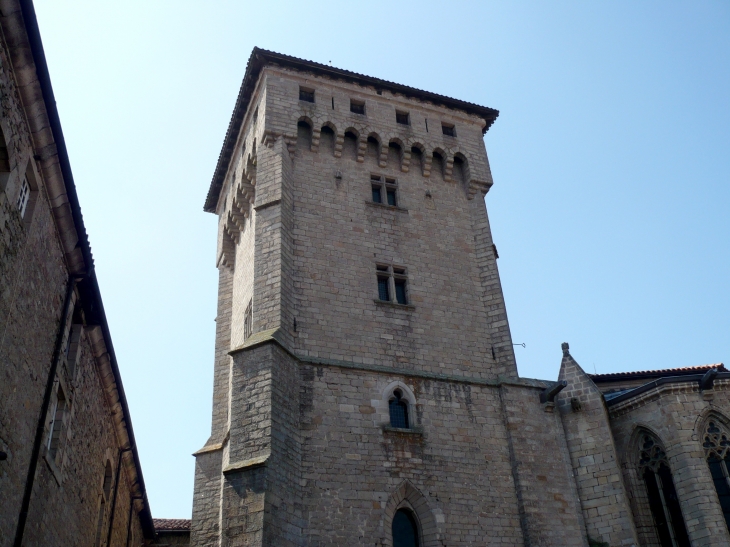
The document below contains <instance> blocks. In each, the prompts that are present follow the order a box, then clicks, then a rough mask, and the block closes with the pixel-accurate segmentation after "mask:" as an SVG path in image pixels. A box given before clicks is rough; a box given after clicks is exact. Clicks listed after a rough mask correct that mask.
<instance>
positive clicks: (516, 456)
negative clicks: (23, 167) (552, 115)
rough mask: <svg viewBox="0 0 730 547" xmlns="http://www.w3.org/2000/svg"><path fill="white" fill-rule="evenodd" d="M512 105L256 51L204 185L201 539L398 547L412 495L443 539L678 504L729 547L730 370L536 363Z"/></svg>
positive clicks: (424, 533)
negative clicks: (724, 483)
mask: <svg viewBox="0 0 730 547" xmlns="http://www.w3.org/2000/svg"><path fill="white" fill-rule="evenodd" d="M497 114H498V113H497V111H495V110H492V109H489V108H485V107H480V106H477V105H473V104H470V103H465V102H462V101H458V100H455V99H450V98H448V97H442V96H438V95H435V94H432V93H428V92H424V91H420V90H416V89H412V88H408V87H406V86H402V85H399V84H394V83H391V82H385V81H382V80H378V79H376V78H371V77H367V76H363V75H359V74H354V73H351V72H347V71H344V70H340V69H335V68H332V67H329V66H325V65H319V64H316V63H311V62H309V61H303V60H300V59H295V58H292V57H287V56H284V55H279V54H276V53H272V52H267V51H264V50H260V49H254V51H253V53H252V55H251V58H250V60H249V64H248V68H247V71H246V75H245V77H244V81H243V84H242V86H241V91H240V93H239V97H238V101H237V103H236V106H235V109H234V113H233V117H232V120H231V124H230V126H229V129H228V132H227V134H226V138H225V142H224V145H223V150H222V152H221V156H220V158H219V162H218V166H217V168H216V172H215V174H214V178H213V181H212V184H211V187H210V191H209V194H208V197H207V200H206V204H205V210H206V211H208V212H211V213H215V214H216V215H218V218H219V229H218V251H217V266H218V268H219V272H220V274H219V275H220V277H219V279H220V283H219V293H218V294H219V296H218V317H217V333H216V349H215V365H214V398H213V422H212V433H211V437H210V439H209V440H208V442H207V443H206V444H205V445H204V446H203V448H201V450H199V451H198V452H197V453H196V454H195V456H196V474H195V496H194V500H193V519H192V523H191V544H192V545H196V546H214V545H215V546H218V545H221V546H243V545H246V546H254V545H266V546H270V545H271V546H273V545H276V546H304V545H307V546H325V545H332V546H334V545H349V546H352V545H362V546H391V545H394V539H393V535H392V522H393V519H394V516H395V515H396V513H397V512H398V511H405V512H407V513H408V514H409V515H411V516H412V518H413V522H415V523H416V524H415V525H416V526H417V529H418V530H417V531H418V535H419V545H423V546H447V545H448V546H456V545H464V546H466V545H513V546H525V545H529V546H544V547H547V546H555V547H558V546H561V547H562V546H575V547H588V546H589V545H610V546H613V547H618V546H627V547H628V546H632V545H634V546H635V545H647V546H648V545H662V544H663V543H660V542H661V541H663V540H662V539H661V538H663V537H664V536H662V535H661V534H664V533H665V531H666V530H668V528H667V527H666V523H664V524H662V522H663V521H662V522H659V521H657V518H658V519H659V520H661V516H659V517H657V516H656V515H658V514H659V513H655V512H656V511H659V510H666V511H670V510H671V511H674V513H672V514H671V515H670V517H671V516H672V515H673V516H674V519H675V520H673V521H671V519H670V521H671V522H670V525H673V526H674V528H672V530H674V532H676V533H675V535H674V536H672V537H674V539H673V540H672V541H674V542H675V544H676V545H681V541H682V538H683V537H684V536H682V533H684V532H682V530H685V531H686V537H688V538H689V539H688V541H690V542H691V545H693V546H700V545H728V544H730V536H729V535H728V529H727V526H726V524H725V522H724V517H723V512H722V508H721V506H720V502H719V498H718V494H717V493H716V490H715V487H714V486H713V481H712V477H711V475H710V467H709V466H708V460H707V454H708V452H707V450H708V449H706V448H703V438H704V437H703V435H704V429H703V428H705V429H707V427H708V426H707V423H709V422H708V420H712V422H711V427H712V428H715V429H712V431H713V432H714V431H715V430H719V429H718V427H720V426H722V427H726V426H725V425H723V424H726V423H728V421H727V419H726V418H725V416H728V412H729V411H730V409H726V408H725V407H726V406H728V404H730V400H729V399H728V396H727V391H726V383H727V382H729V381H730V373H727V372H725V371H724V367H722V366H721V365H720V366H719V368H718V370H716V371H714V372H712V373H711V375H714V376H713V379H712V381H709V380H708V378H707V377H705V374H706V373H708V371H709V370H713V369H712V368H711V367H704V368H701V367H700V368H697V369H692V371H691V374H689V373H687V371H684V372H682V371H662V372H661V373H657V374H654V375H653V376H652V375H651V373H645V374H648V375H649V376H650V377H651V378H650V379H649V380H648V382H649V383H647V382H644V381H642V378H639V379H638V382H637V378H636V377H634V376H635V375H634V376H632V374H626V375H616V376H615V378H613V379H611V381H609V379H607V378H605V377H601V376H594V377H591V376H589V375H587V374H585V372H584V371H583V370H582V369H581V368H580V366H579V365H578V364H577V363H576V362H575V360H574V359H573V358H572V357H571V355H570V353H569V349H568V346H567V344H564V345H563V362H562V366H561V371H560V376H559V381H558V382H557V383H556V382H554V381H543V380H532V379H526V378H520V377H519V376H518V374H517V368H516V364H515V357H514V352H513V349H512V348H513V346H512V340H511V336H510V331H509V324H508V321H507V314H506V309H505V303H504V298H503V295H502V290H501V286H500V281H499V275H498V271H497V261H496V259H497V254H496V247H495V246H494V243H493V241H492V236H491V232H490V227H489V220H488V217H487V211H486V209H485V204H484V199H483V197H484V195H485V194H486V192H487V191H488V190H489V188H490V187H491V185H492V175H491V171H490V168H489V161H488V159H487V154H486V150H485V146H484V140H483V135H484V133H485V132H486V131H487V130H488V129H489V127H490V126H491V124H492V123H493V122H494V120H495V119H496V117H497ZM708 381H709V383H708ZM654 384H656V385H654ZM394 405H396V406H397V407H398V408H405V409H406V410H400V411H399V412H401V413H403V412H407V418H406V421H407V427H403V426H402V425H398V426H394V425H393V424H394V423H396V422H394V421H393V418H392V416H393V415H392V412H394V410H393V408H395V407H394ZM398 405H401V406H398ZM399 419H402V418H399ZM718 424H719V425H718ZM642 428H643V429H642ZM644 430H646V431H650V432H651V434H652V435H653V437H651V438H652V439H654V438H656V439H657V440H656V443H655V444H652V446H655V450H654V452H653V453H652V454H654V456H655V461H654V460H652V465H653V467H651V468H650V467H647V463H646V461H645V459H642V458H644V454H645V452H642V450H644V451H646V450H647V449H646V446H648V445H647V443H649V441H646V439H647V438H648V437H646V434H644V437H642V434H643V433H642V431H644ZM713 435H715V437H713V439H720V438H721V434H717V433H713ZM718 435H720V437H718ZM638 438H642V439H644V445H640V444H637V442H639V441H637V439H638ZM707 442H708V441H705V442H704V444H707ZM717 442H718V443H721V442H720V441H717ZM651 443H654V441H653V440H652V441H651V442H650V443H649V444H651ZM661 443H663V444H661ZM660 444H661V447H660ZM718 446H719V445H718ZM722 446H723V447H724V445H722ZM663 448H666V451H662V450H663ZM723 450H725V449H724V448H718V449H717V451H723ZM718 453H719V452H718ZM722 454H725V452H722ZM713 461H714V460H713ZM713 465H715V467H714V468H713V469H719V467H718V465H720V464H718V463H716V462H715V463H713ZM666 469H668V470H669V471H665V470H666ZM654 470H657V471H656V473H660V472H661V473H664V475H661V476H662V477H664V478H665V479H666V477H667V475H666V473H670V475H671V476H673V477H674V482H673V484H674V486H675V487H676V488H675V489H674V490H672V489H671V488H670V485H669V482H671V481H669V480H665V481H664V483H661V484H663V485H664V486H663V487H664V490H663V491H662V493H663V495H665V498H666V499H665V506H663V507H664V509H662V506H659V508H658V509H657V506H656V504H654V505H651V504H652V503H653V502H652V501H651V500H654V501H656V499H658V498H656V499H655V497H652V498H651V500H649V499H648V498H647V495H649V496H650V497H651V496H653V495H654V494H653V493H652V492H654V490H647V488H649V489H651V485H649V486H647V484H648V483H646V482H645V481H646V480H647V479H646V478H645V477H648V478H652V477H655V475H656V477H659V475H657V474H656V473H654ZM642 473H643V475H642ZM651 473H654V474H651ZM652 480H656V481H661V478H652ZM652 484H656V483H652ZM675 491H676V492H675ZM647 492H649V494H647ZM674 493H676V495H675V494H674ZM642 496H643V497H642ZM672 496H673V497H672ZM662 499H664V498H662ZM653 511H654V512H653ZM677 515H679V517H680V520H683V522H684V523H685V525H684V528H682V527H681V525H680V523H679V521H678V520H677ZM657 522H659V524H657ZM657 530H659V532H657ZM660 536H661V537H660ZM395 543H396V544H397V541H396V542H395Z"/></svg>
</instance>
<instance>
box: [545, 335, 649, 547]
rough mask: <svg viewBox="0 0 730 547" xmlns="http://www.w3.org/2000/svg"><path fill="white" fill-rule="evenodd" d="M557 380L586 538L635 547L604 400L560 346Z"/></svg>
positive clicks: (629, 514) (633, 532)
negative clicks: (560, 384) (561, 383)
mask: <svg viewBox="0 0 730 547" xmlns="http://www.w3.org/2000/svg"><path fill="white" fill-rule="evenodd" d="M559 380H560V381H563V380H565V381H566V382H567V383H568V385H567V387H566V388H565V389H564V390H563V391H561V392H560V394H559V395H558V397H557V399H556V406H557V407H558V408H559V410H560V414H561V416H562V422H563V427H564V429H565V437H566V440H567V444H568V449H569V451H570V458H571V462H572V465H573V473H574V476H575V478H576V482H577V485H578V494H579V496H580V500H581V505H582V508H583V518H584V520H585V526H586V531H587V533H588V536H589V537H590V538H592V539H594V540H597V541H603V542H606V543H608V544H609V545H611V546H612V547H614V546H615V547H618V546H627V547H628V546H632V545H634V546H636V545H638V540H637V537H636V532H635V529H634V523H633V518H632V515H631V507H630V506H629V501H628V498H627V495H626V490H625V488H624V483H623V477H622V473H621V468H620V463H619V460H618V457H617V454H616V448H615V446H614V442H613V436H612V435H611V427H610V424H609V421H608V414H607V412H606V408H605V404H604V401H603V395H602V394H601V392H600V391H599V390H598V388H597V387H596V386H595V384H593V382H592V381H591V379H590V378H589V377H588V375H587V374H586V373H585V372H584V371H583V369H581V368H580V366H579V365H578V363H576V362H575V360H574V359H573V358H572V357H571V355H570V353H569V351H568V344H563V362H562V365H561V368H560V375H559Z"/></svg>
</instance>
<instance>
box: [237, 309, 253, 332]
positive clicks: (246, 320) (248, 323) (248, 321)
mask: <svg viewBox="0 0 730 547" xmlns="http://www.w3.org/2000/svg"><path fill="white" fill-rule="evenodd" d="M252 303H253V300H249V301H248V306H246V312H245V313H244V316H243V339H244V340H246V339H247V338H248V337H249V336H251V334H252V333H253V312H252V310H251V304H252ZM239 332H240V331H239Z"/></svg>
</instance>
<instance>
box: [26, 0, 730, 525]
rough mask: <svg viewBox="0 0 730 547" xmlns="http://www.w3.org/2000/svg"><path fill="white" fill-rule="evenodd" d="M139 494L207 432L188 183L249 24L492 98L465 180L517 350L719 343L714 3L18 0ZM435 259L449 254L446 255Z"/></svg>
mask: <svg viewBox="0 0 730 547" xmlns="http://www.w3.org/2000/svg"><path fill="white" fill-rule="evenodd" d="M36 9H37V12H38V19H39V23H40V28H41V33H42V37H43V42H44V45H45V50H46V55H47V57H48V62H49V66H50V72H51V77H52V79H53V86H54V89H55V93H56V99H57V101H58V109H59V111H60V114H61V121H62V123H63V128H64V132H65V135H66V141H67V144H68V149H69V154H70V157H71V165H72V167H73V171H74V176H75V179H76V185H77V187H78V191H79V196H80V200H81V206H82V208H83V212H84V218H85V220H86V226H87V229H88V231H89V234H90V239H91V244H92V247H93V250H94V255H95V257H96V263H97V270H98V275H99V282H100V285H101V290H102V295H103V298H104V303H105V306H106V310H107V315H108V319H109V323H110V326H111V332H112V337H113V340H114V345H115V348H116V351H117V356H118V358H119V363H120V368H121V370H122V375H123V379H124V387H125V390H126V392H127V397H128V399H129V403H130V407H131V411H132V417H133V422H134V428H135V432H136V435H137V439H138V446H139V452H140V456H141V459H142V465H143V471H144V476H145V480H146V482H147V486H148V492H149V499H150V504H151V507H152V512H153V514H154V515H155V516H157V517H180V518H183V517H189V516H190V513H191V504H192V488H193V458H192V457H191V456H190V454H191V453H192V452H194V451H195V450H197V449H198V448H200V447H201V446H202V445H203V443H204V442H205V441H206V439H207V437H208V434H209V431H210V407H211V392H212V363H213V337H214V322H213V319H214V317H215V314H216V309H215V307H216V283H217V275H216V269H215V263H214V260H215V226H216V219H215V217H214V216H213V215H210V214H207V213H203V211H202V206H203V201H204V198H205V195H206V192H207V189H208V185H209V183H210V179H211V176H212V174H213V169H214V167H215V164H216V160H217V158H218V153H219V151H220V147H221V144H222V142H223V137H224V135H225V131H226V127H227V125H228V121H229V119H230V115H231V112H232V109H233V105H234V101H235V98H236V95H237V93H238V88H239V85H240V82H241V79H242V77H243V74H244V70H245V66H246V60H247V59H248V56H249V54H250V52H251V48H252V47H253V46H259V47H263V48H267V49H272V50H275V51H278V52H282V53H287V54H290V55H295V56H297V57H303V58H305V59H311V60H315V61H319V62H324V63H326V62H328V61H332V64H333V65H334V66H337V67H341V68H345V69H348V70H354V71H357V72H361V73H364V74H369V75H373V76H377V77H380V78H384V79H387V80H392V81H397V82H400V83H404V84H408V85H411V86H414V87H418V88H421V89H426V90H429V91H434V92H437V93H442V94H445V95H449V96H452V97H457V98H460V99H464V100H467V101H471V102H474V103H478V104H483V105H486V106H490V107H493V108H497V109H499V110H500V112H501V114H500V117H499V119H498V120H497V122H496V124H495V125H494V126H493V127H492V129H490V131H489V133H488V134H487V136H486V143H487V150H488V152H489V157H490V161H491V166H492V171H493V174H494V180H495V184H494V187H493V188H492V190H491V191H490V193H489V194H488V195H487V206H488V208H489V212H490V218H491V222H492V229H493V232H494V237H495V241H496V244H497V246H498V248H499V254H500V257H501V258H500V259H499V268H500V273H501V277H502V283H503V285H504V291H505V296H506V300H507V310H508V314H509V319H510V324H511V328H512V334H513V337H514V341H515V342H525V343H526V344H527V347H526V348H524V349H523V348H521V347H518V348H516V349H517V360H518V364H519V369H520V373H521V374H522V375H523V376H529V377H538V378H545V379H555V378H556V376H557V372H558V366H559V363H560V357H561V352H560V343H561V342H564V341H568V342H570V344H571V350H572V353H573V355H574V356H575V357H576V359H577V360H578V362H580V363H581V364H582V365H583V367H584V368H585V369H586V370H588V371H589V372H593V371H594V370H597V371H598V372H610V371H619V370H639V369H652V368H667V367H682V366H690V365H697V364H703V363H712V362H719V361H726V362H727V361H730V337H729V336H728V332H729V331H730V313H729V312H730V296H729V295H728V294H729V292H728V281H729V280H730V258H729V255H728V235H729V232H730V220H729V213H730V210H729V209H730V107H729V103H730V3H728V2H725V1H719V0H718V1H698V2H673V1H670V2H666V1H662V2H659V1H642V2H628V1H625V2H602V3H600V2H583V1H575V2H559V1H554V2H512V1H510V2H486V1H480V2H472V3H469V2H453V1H452V2H449V3H444V2H428V1H425V2H377V1H370V2H366V3H363V2H329V3H327V2H316V1H310V2H301V1H293V2H260V1H256V2H242V1H238V2H233V1H230V2H187V1H180V0H177V1H174V2H172V1H163V0H156V1H154V2H150V1H148V0H147V1H139V0H130V1H127V2H98V1H90V0H89V1H86V2H84V1H71V0H69V1H66V2H57V1H51V0H37V1H36ZM457 274H458V272H455V275H457Z"/></svg>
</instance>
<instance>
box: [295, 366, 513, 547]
mask: <svg viewBox="0 0 730 547" xmlns="http://www.w3.org/2000/svg"><path fill="white" fill-rule="evenodd" d="M353 366H354V367H356V365H353ZM301 374H302V393H301V418H300V420H301V428H302V437H303V440H302V470H303V474H302V485H303V487H302V491H303V497H304V501H303V502H304V506H305V515H306V518H307V523H308V526H307V528H306V533H307V535H308V537H309V545H312V546H324V545H362V546H366V545H372V544H373V542H376V543H377V542H379V541H381V540H383V541H384V543H383V545H389V543H387V542H388V541H390V539H389V538H390V529H389V527H390V522H389V521H388V520H387V519H388V516H389V517H390V518H392V512H390V513H388V511H387V508H388V506H389V504H390V503H391V502H392V498H393V497H394V496H396V495H397V493H398V492H399V491H400V490H401V488H402V486H403V485H404V483H407V484H409V485H410V486H409V490H410V491H411V495H410V497H409V498H407V499H408V501H409V503H410V505H411V506H413V507H414V508H418V509H417V516H418V518H419V520H420V522H421V525H422V528H423V532H424V538H423V541H424V545H427V546H428V545H442V544H445V545H474V544H492V543H495V544H496V543H499V544H500V545H524V540H523V537H522V532H521V527H520V517H519V510H518V504H517V498H516V495H515V485H514V482H513V476H512V468H511V463H510V454H509V450H508V440H507V432H506V429H505V426H504V422H503V418H502V409H501V402H500V395H499V389H498V388H496V387H493V386H478V385H470V384H468V383H461V382H456V383H454V382H448V381H435V380H428V379H424V378H415V377H404V376H401V375H395V374H388V373H387V372H383V373H375V372H373V371H365V370H356V369H354V370H353V369H349V368H344V366H343V367H338V366H319V365H303V366H302V368H301ZM396 387H400V388H401V389H402V390H410V392H412V393H413V395H414V397H415V406H414V408H412V411H413V415H412V417H413V419H414V421H415V424H414V428H413V429H412V430H410V431H408V430H406V431H403V430H395V429H392V428H389V427H388V425H389V421H388V398H389V396H390V395H391V394H392V390H393V389H394V388H396ZM378 544H379V543H378Z"/></svg>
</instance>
